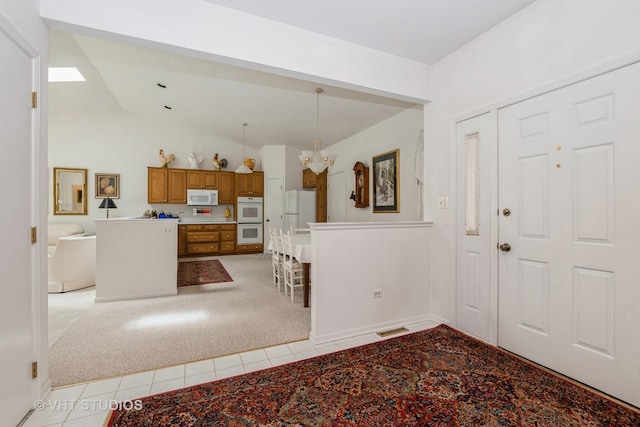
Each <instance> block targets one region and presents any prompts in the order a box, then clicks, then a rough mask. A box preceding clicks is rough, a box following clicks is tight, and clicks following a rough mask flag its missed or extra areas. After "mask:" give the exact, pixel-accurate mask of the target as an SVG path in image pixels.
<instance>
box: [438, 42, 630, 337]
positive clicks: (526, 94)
mask: <svg viewBox="0 0 640 427" xmlns="http://www.w3.org/2000/svg"><path fill="white" fill-rule="evenodd" d="M636 63H640V51H638V52H636V53H633V54H631V55H628V56H625V57H622V58H617V59H615V60H612V61H608V62H605V63H602V64H600V65H597V66H594V67H590V68H587V69H585V70H582V71H579V72H577V73H574V74H571V75H569V76H566V77H563V78H560V79H558V80H555V81H552V82H550V83H546V84H544V85H541V86H537V87H534V88H532V89H528V90H525V91H522V92H520V93H518V94H516V95H512V96H508V97H505V98H501V99H498V100H496V101H493V102H491V103H489V104H486V105H484V106H481V107H477V108H474V109H471V110H468V111H467V112H466V113H463V114H459V115H455V116H453V117H452V118H451V120H450V122H449V141H450V142H451V143H450V144H449V156H450V159H451V160H450V165H451V167H450V168H449V194H450V195H452V197H449V201H450V204H449V206H450V209H451V212H450V218H451V224H450V227H449V230H450V233H451V236H452V239H451V241H452V244H451V246H450V249H449V256H450V257H451V258H450V259H451V260H452V262H451V263H450V266H449V272H450V273H449V274H450V277H451V283H454V284H455V283H457V279H458V277H457V269H456V266H457V264H458V259H457V253H458V244H457V239H458V236H457V234H456V233H457V226H458V224H457V220H456V218H457V215H458V209H462V208H463V207H460V206H458V205H457V201H456V199H457V176H458V168H459V167H460V165H458V164H457V153H456V150H457V146H456V138H457V124H458V123H459V122H462V121H465V120H468V119H472V118H474V117H477V116H480V115H482V114H486V113H489V121H490V122H491V134H490V147H491V152H492V155H491V156H490V158H491V161H490V163H491V164H490V165H489V173H490V174H491V177H490V182H491V210H492V211H494V210H495V212H496V215H490V217H491V218H492V220H491V238H490V244H489V247H488V248H487V250H489V251H490V253H491V257H490V259H491V283H490V289H491V290H490V292H491V295H490V299H491V303H490V304H491V332H490V337H491V338H490V340H489V343H490V344H493V345H495V346H499V345H500V343H499V342H498V313H499V306H498V280H499V277H498V260H499V257H498V255H499V254H498V250H497V249H494V248H496V247H497V244H498V241H499V229H498V215H497V213H498V209H499V200H498V185H499V184H500V181H499V179H500V177H499V176H498V165H499V161H500V154H499V152H498V111H499V110H500V109H502V108H506V107H509V106H510V105H513V104H516V103H519V102H522V101H526V100H527V99H530V98H533V97H536V96H540V95H543V94H545V93H548V92H553V91H555V90H558V89H562V88H564V87H567V86H570V85H573V84H575V83H579V82H581V81H583V80H588V79H591V78H594V77H597V76H600V75H602V74H607V73H609V72H612V71H615V70H617V69H620V68H623V67H626V66H629V65H633V64H636ZM456 301H457V289H456V287H455V286H453V287H452V290H451V294H450V295H449V309H450V312H451V313H452V318H451V319H450V322H451V324H452V325H453V326H457V309H456Z"/></svg>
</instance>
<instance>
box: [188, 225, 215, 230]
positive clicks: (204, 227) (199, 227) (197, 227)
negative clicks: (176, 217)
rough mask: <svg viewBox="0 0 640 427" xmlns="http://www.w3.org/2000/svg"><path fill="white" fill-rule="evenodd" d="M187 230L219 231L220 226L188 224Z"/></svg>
mask: <svg viewBox="0 0 640 427" xmlns="http://www.w3.org/2000/svg"><path fill="white" fill-rule="evenodd" d="M187 231H218V226H217V225H214V224H198V225H193V224H191V225H187Z"/></svg>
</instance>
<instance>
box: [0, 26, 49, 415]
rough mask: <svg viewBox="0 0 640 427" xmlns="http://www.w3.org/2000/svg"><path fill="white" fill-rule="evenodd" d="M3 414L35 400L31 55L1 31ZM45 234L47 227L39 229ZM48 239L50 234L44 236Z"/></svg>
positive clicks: (19, 412)
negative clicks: (42, 229)
mask: <svg viewBox="0 0 640 427" xmlns="http://www.w3.org/2000/svg"><path fill="white" fill-rule="evenodd" d="M0 60H1V61H2V67H0V117H2V126H0V141H1V142H0V146H1V147H2V155H3V157H4V159H5V160H6V161H5V162H4V164H3V165H2V167H0V182H2V187H3V189H2V190H1V194H2V200H3V202H2V203H3V204H2V209H0V234H2V244H1V245H0V287H1V291H2V298H0V337H1V338H0V378H2V384H3V386H2V388H1V389H0V390H1V392H0V414H1V415H0V418H1V419H2V424H3V425H16V424H18V422H19V421H20V420H21V419H22V417H24V416H25V415H26V413H27V412H28V411H29V409H31V407H32V405H33V398H32V394H31V393H32V387H33V384H34V381H33V380H32V379H31V362H32V360H33V338H32V319H33V313H32V310H33V308H32V307H33V305H32V304H33V303H32V301H33V297H32V289H33V286H34V285H33V284H34V280H35V278H34V274H33V273H32V264H33V261H32V260H33V248H32V245H31V242H30V239H29V235H30V233H29V230H30V227H31V215H32V212H33V206H32V200H33V197H32V176H33V171H32V167H31V165H32V154H31V144H32V143H31V129H32V122H31V106H30V98H31V87H32V81H31V78H32V70H31V64H32V60H31V58H29V57H28V56H27V55H26V54H25V53H24V52H23V51H22V50H20V48H19V47H18V46H16V44H14V43H13V41H12V40H11V39H9V38H7V36H6V35H5V34H4V33H3V32H2V31H0ZM39 234H40V235H41V236H46V232H41V233H39ZM45 238H46V237H45Z"/></svg>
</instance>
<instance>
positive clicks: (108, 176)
mask: <svg viewBox="0 0 640 427" xmlns="http://www.w3.org/2000/svg"><path fill="white" fill-rule="evenodd" d="M107 197H108V198H110V199H118V198H119V197H120V174H117V173H97V174H96V199H106V198H107Z"/></svg>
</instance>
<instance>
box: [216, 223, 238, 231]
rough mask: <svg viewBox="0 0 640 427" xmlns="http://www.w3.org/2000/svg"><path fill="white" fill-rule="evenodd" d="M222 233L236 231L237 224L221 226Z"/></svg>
mask: <svg viewBox="0 0 640 427" xmlns="http://www.w3.org/2000/svg"><path fill="white" fill-rule="evenodd" d="M219 227H220V231H236V225H235V224H220V225H219Z"/></svg>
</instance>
